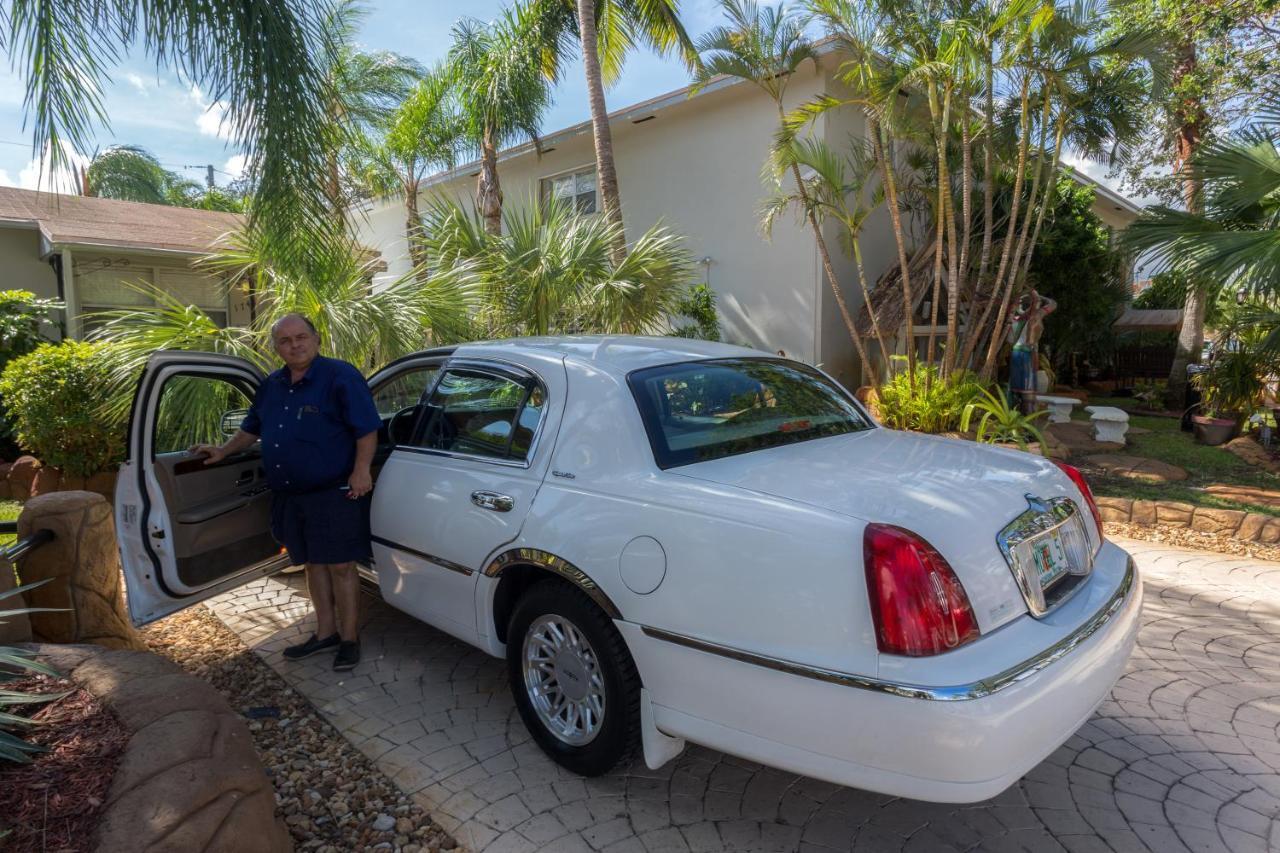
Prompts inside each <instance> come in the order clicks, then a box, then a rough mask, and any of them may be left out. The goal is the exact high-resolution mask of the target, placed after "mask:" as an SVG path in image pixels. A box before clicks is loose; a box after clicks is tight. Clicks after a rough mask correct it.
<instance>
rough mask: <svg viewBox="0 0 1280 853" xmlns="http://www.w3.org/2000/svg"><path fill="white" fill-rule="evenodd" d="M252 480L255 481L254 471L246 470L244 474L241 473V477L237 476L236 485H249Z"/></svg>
mask: <svg viewBox="0 0 1280 853" xmlns="http://www.w3.org/2000/svg"><path fill="white" fill-rule="evenodd" d="M252 482H253V472H252V471H245V472H244V473H243V474H241V475H240V476H239V477H236V485H237V486H247V485H249V484H250V483H252Z"/></svg>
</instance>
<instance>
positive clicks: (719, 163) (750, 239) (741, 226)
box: [357, 72, 819, 362]
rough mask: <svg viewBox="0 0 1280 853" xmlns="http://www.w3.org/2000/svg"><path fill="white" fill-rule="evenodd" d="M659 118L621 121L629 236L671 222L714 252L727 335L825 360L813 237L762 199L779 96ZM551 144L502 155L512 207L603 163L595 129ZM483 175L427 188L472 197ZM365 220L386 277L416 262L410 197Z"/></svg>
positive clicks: (805, 94) (702, 252) (744, 93)
mask: <svg viewBox="0 0 1280 853" xmlns="http://www.w3.org/2000/svg"><path fill="white" fill-rule="evenodd" d="M817 82H818V77H817V76H816V74H814V73H812V72H805V73H803V74H801V75H798V79H797V80H796V81H795V83H793V84H792V86H791V88H790V94H789V97H788V106H792V105H798V104H799V103H801V101H803V100H805V99H807V98H811V97H812V96H813V95H814V94H815V92H816V91H817ZM654 115H655V116H656V117H655V118H654V119H652V120H650V121H645V122H642V123H640V124H634V123H632V121H630V120H627V119H619V120H615V122H614V125H613V128H614V156H615V159H616V162H617V167H618V184H619V191H620V194H621V197H622V206H623V218H624V221H625V223H626V227H627V236H628V238H629V239H631V240H634V239H635V238H637V237H638V236H640V234H642V233H643V232H644V231H645V230H647V229H648V228H649V227H651V226H652V225H654V224H655V223H657V222H658V221H660V220H661V221H662V222H663V224H665V225H666V226H668V227H669V228H671V229H673V230H674V231H676V232H677V233H679V234H682V235H684V236H685V238H686V244H685V245H686V247H687V248H688V250H689V253H690V254H691V255H692V256H693V257H694V258H695V259H699V260H700V259H703V258H709V259H710V263H709V264H708V265H706V266H705V267H703V266H701V265H700V266H699V271H700V272H702V271H703V270H705V271H706V272H707V273H708V279H709V283H710V284H711V287H712V288H713V289H714V290H715V292H716V294H717V296H718V298H719V306H718V307H719V310H720V313H721V318H722V325H723V329H724V334H725V339H726V340H729V341H732V342H735V343H744V344H748V345H750V346H753V347H757V348H760V349H767V350H769V351H770V352H776V351H778V350H783V351H784V352H786V354H787V355H789V356H792V357H795V358H800V359H802V360H804V361H810V362H812V361H816V360H818V358H819V353H818V352H817V349H816V340H815V335H814V328H815V320H816V317H817V312H818V309H819V303H818V299H819V297H818V291H817V284H818V277H817V276H818V262H817V254H816V251H815V250H814V246H813V241H812V239H810V238H809V236H808V235H807V233H805V232H804V231H803V230H802V229H801V228H800V227H799V225H798V224H797V223H796V222H795V221H794V219H792V218H786V219H784V220H782V221H780V222H779V223H778V224H777V226H776V227H775V228H774V231H773V236H772V239H771V240H766V238H765V236H764V234H763V233H762V231H761V229H760V206H761V202H762V201H763V200H764V199H765V198H766V197H767V196H768V194H769V193H770V191H771V189H770V187H769V186H768V184H767V183H766V182H765V180H764V179H763V178H762V177H761V166H762V165H763V163H764V161H765V158H766V156H767V153H768V147H769V143H770V140H771V139H772V136H773V133H774V130H775V129H776V125H777V114H776V112H775V111H774V109H773V107H772V102H771V101H770V100H769V99H768V97H767V96H766V95H764V94H763V93H762V92H760V91H758V90H756V89H754V88H751V87H748V86H733V87H730V88H727V89H722V90H719V91H715V92H709V93H707V94H704V95H702V96H700V97H697V98H695V99H691V100H687V101H684V102H681V103H678V104H676V105H674V106H670V107H668V108H666V109H663V110H661V111H659V112H656V113H654ZM635 117H643V115H638V116H635ZM548 145H551V147H552V148H553V150H549V151H546V152H545V153H544V154H543V155H542V156H541V157H540V158H539V157H537V156H536V155H533V154H529V155H525V156H521V157H518V158H514V159H508V160H504V161H502V162H501V163H500V164H499V177H500V180H501V184H502V189H503V194H504V197H505V201H504V203H505V205H507V206H508V207H512V206H519V205H523V204H528V203H530V201H531V200H532V199H534V198H536V194H537V193H538V182H539V180H540V179H541V178H544V177H547V176H549V175H555V174H558V173H561V172H565V171H568V170H572V169H575V168H577V167H591V166H592V165H593V164H594V162H595V154H594V149H593V146H592V139H591V134H590V132H589V131H586V132H582V133H579V134H577V135H575V136H572V137H571V138H568V139H559V138H553V139H552V140H551V141H549V142H548ZM473 172H474V170H473ZM473 172H472V173H464V174H461V175H459V176H457V177H456V178H454V179H453V180H451V181H448V182H447V183H443V184H438V185H436V186H433V187H432V188H431V189H430V190H429V191H428V192H446V193H449V194H453V195H456V196H460V197H464V198H470V197H471V195H472V193H473V191H474V182H475V176H474V173H473ZM357 228H358V232H359V239H360V240H361V241H362V242H364V243H365V244H366V245H369V246H371V247H373V248H377V249H379V250H380V251H382V253H383V258H384V259H385V260H386V261H387V266H388V270H387V273H384V274H383V275H381V276H379V278H378V281H379V282H383V281H387V280H390V279H391V278H393V277H394V276H397V275H400V274H403V273H404V272H405V271H407V270H408V267H409V265H408V261H407V258H406V257H405V254H406V253H405V242H404V236H403V235H404V213H403V204H402V202H399V201H386V202H379V203H376V204H375V205H373V206H372V209H371V210H369V211H368V212H367V213H366V214H365V215H364V216H363V217H361V218H360V219H359V220H357Z"/></svg>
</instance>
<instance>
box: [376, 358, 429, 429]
mask: <svg viewBox="0 0 1280 853" xmlns="http://www.w3.org/2000/svg"><path fill="white" fill-rule="evenodd" d="M439 372H440V366H439V365H438V364H430V365H426V366H424V367H415V368H414V369H412V370H406V371H405V372H404V373H401V374H399V375H397V376H394V377H392V378H391V379H390V380H388V381H387V382H384V383H382V384H381V385H379V386H378V387H377V388H375V389H374V390H373V404H374V406H375V407H377V409H378V414H379V415H381V416H382V418H383V419H384V420H385V419H387V418H389V417H391V416H392V415H394V414H395V413H396V412H399V411H401V410H403V409H407V408H409V407H410V406H416V405H417V404H418V401H419V400H421V399H422V392H423V391H426V390H427V388H428V387H429V386H430V385H431V381H432V380H433V379H435V377H436V374H437V373H439Z"/></svg>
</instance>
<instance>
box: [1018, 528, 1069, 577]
mask: <svg viewBox="0 0 1280 853" xmlns="http://www.w3.org/2000/svg"><path fill="white" fill-rule="evenodd" d="M1060 530H1061V528H1056V527H1055V528H1054V529H1053V530H1046V531H1045V532H1044V533H1042V534H1040V535H1039V536H1035V537H1033V538H1031V539H1029V540H1028V541H1027V542H1026V543H1025V545H1024V547H1026V548H1027V549H1028V550H1029V551H1030V558H1031V560H1032V565H1034V566H1035V569H1036V572H1035V578H1036V583H1037V584H1039V586H1040V591H1041V592H1048V591H1049V590H1050V589H1052V588H1053V586H1054V584H1056V583H1058V582H1059V581H1061V580H1062V579H1063V578H1065V577H1066V576H1067V575H1069V574H1071V573H1072V570H1073V567H1072V565H1071V556H1070V554H1068V552H1067V549H1066V546H1065V545H1063V544H1062V535H1061V532H1060Z"/></svg>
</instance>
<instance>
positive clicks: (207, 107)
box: [189, 83, 231, 141]
mask: <svg viewBox="0 0 1280 853" xmlns="http://www.w3.org/2000/svg"><path fill="white" fill-rule="evenodd" d="M189 96H190V98H191V101H192V102H193V103H194V104H195V105H196V106H197V107H199V108H200V110H201V112H200V114H199V115H198V116H196V127H197V128H199V129H200V133H201V134H202V135H204V136H216V137H217V138H218V139H221V140H223V141H230V139H231V128H230V127H229V126H228V125H227V123H226V121H225V118H226V113H227V105H226V103H225V102H223V101H214V102H212V103H210V102H209V101H208V100H206V99H205V96H204V93H203V92H201V91H200V87H199V86H197V85H195V84H194V83H192V84H191V92H190V93H189Z"/></svg>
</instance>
